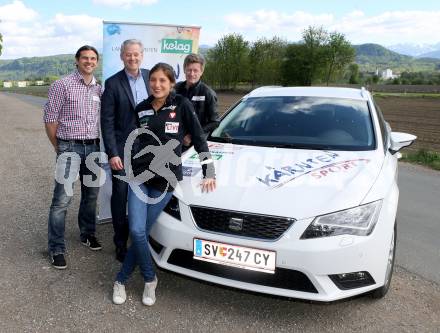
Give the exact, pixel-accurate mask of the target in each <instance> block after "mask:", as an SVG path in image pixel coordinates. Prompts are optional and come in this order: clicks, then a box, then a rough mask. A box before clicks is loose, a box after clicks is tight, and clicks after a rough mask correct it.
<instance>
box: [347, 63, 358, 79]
mask: <svg viewBox="0 0 440 333" xmlns="http://www.w3.org/2000/svg"><path fill="white" fill-rule="evenodd" d="M348 70H349V71H350V78H349V79H348V83H350V84H358V83H359V81H360V80H359V65H358V64H356V63H352V64H350V66H348Z"/></svg>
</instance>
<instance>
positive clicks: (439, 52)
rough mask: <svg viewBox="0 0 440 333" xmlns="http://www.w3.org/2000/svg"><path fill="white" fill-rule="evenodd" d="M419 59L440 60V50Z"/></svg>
mask: <svg viewBox="0 0 440 333" xmlns="http://www.w3.org/2000/svg"><path fill="white" fill-rule="evenodd" d="M417 58H435V59H440V49H439V50H436V51H432V52H428V53H424V54H421V55H419V56H417Z"/></svg>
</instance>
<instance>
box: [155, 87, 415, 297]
mask: <svg viewBox="0 0 440 333" xmlns="http://www.w3.org/2000/svg"><path fill="white" fill-rule="evenodd" d="M415 139H416V137H415V136H413V135H410V134H405V133H397V132H391V130H390V127H389V125H388V124H387V123H386V122H385V120H384V118H383V116H382V113H381V112H380V110H379V109H378V107H377V105H376V104H375V103H374V101H373V99H372V97H371V95H370V93H369V92H368V91H366V90H365V89H348V88H318V87H307V88H303V87H295V88H280V87H263V88H259V89H256V90H254V91H252V92H251V93H250V94H248V95H246V96H245V97H243V98H242V99H241V100H240V101H239V102H238V103H237V104H236V105H235V106H233V107H232V108H231V109H230V110H229V111H228V112H227V113H226V114H225V115H224V116H223V117H222V120H221V121H220V124H219V126H218V128H217V129H215V130H214V131H213V132H212V133H211V135H210V136H209V137H208V144H209V147H210V151H211V154H212V158H213V160H214V163H215V167H216V177H217V189H216V191H214V192H211V193H201V190H200V187H199V183H200V177H201V166H200V163H199V159H198V156H197V153H196V152H195V151H194V150H193V149H190V150H189V151H187V152H186V153H185V154H184V156H183V157H182V163H183V172H184V179H183V181H181V182H180V186H179V187H178V188H177V189H176V191H175V193H174V196H173V198H172V200H171V201H170V203H169V204H168V206H167V207H166V209H165V211H164V213H162V214H161V216H160V217H159V219H158V222H157V223H156V224H155V226H154V227H153V230H152V232H151V237H150V239H149V243H150V248H151V250H152V256H153V258H154V260H155V262H156V263H157V265H158V266H160V267H162V268H164V269H166V270H170V271H173V272H177V273H180V274H183V275H186V276H190V277H193V278H196V279H200V280H205V281H209V282H213V283H217V284H221V285H225V286H229V287H235V288H240V289H245V290H251V291H254V292H261V293H267V294H273V295H280V296H287V297H294V298H302V299H308V300H316V301H333V300H338V299H342V298H346V297H350V296H354V295H358V294H362V293H366V292H370V293H371V294H372V295H373V296H374V297H382V296H384V295H385V294H386V293H387V291H388V289H389V286H390V281H391V276H392V271H393V265H394V257H395V250H396V211H397V203H398V198H399V189H398V187H397V160H398V157H399V156H400V154H399V153H398V151H399V150H400V149H401V148H402V147H404V146H408V145H410V144H411V143H412V142H413V141H414V140H415Z"/></svg>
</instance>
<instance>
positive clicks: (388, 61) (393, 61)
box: [353, 44, 440, 72]
mask: <svg viewBox="0 0 440 333" xmlns="http://www.w3.org/2000/svg"><path fill="white" fill-rule="evenodd" d="M353 47H354V49H355V51H356V63H358V64H359V65H360V69H361V71H367V72H375V71H376V69H378V70H379V71H381V70H384V69H386V68H390V69H392V70H393V71H395V72H403V71H410V72H419V71H435V70H438V69H440V59H433V58H423V59H418V58H414V57H411V56H407V55H403V54H399V53H397V52H394V51H391V50H389V49H387V48H385V47H383V46H381V45H379V44H361V45H354V46H353Z"/></svg>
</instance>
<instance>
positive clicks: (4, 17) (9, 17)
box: [0, 0, 38, 22]
mask: <svg viewBox="0 0 440 333" xmlns="http://www.w3.org/2000/svg"><path fill="white" fill-rule="evenodd" d="M37 16H38V13H37V12H36V11H35V10H33V9H31V8H27V7H26V6H25V5H24V3H23V2H21V1H18V0H14V2H12V3H10V4H7V5H4V6H0V21H1V22H17V21H31V20H34V19H35V18H36V17H37Z"/></svg>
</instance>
